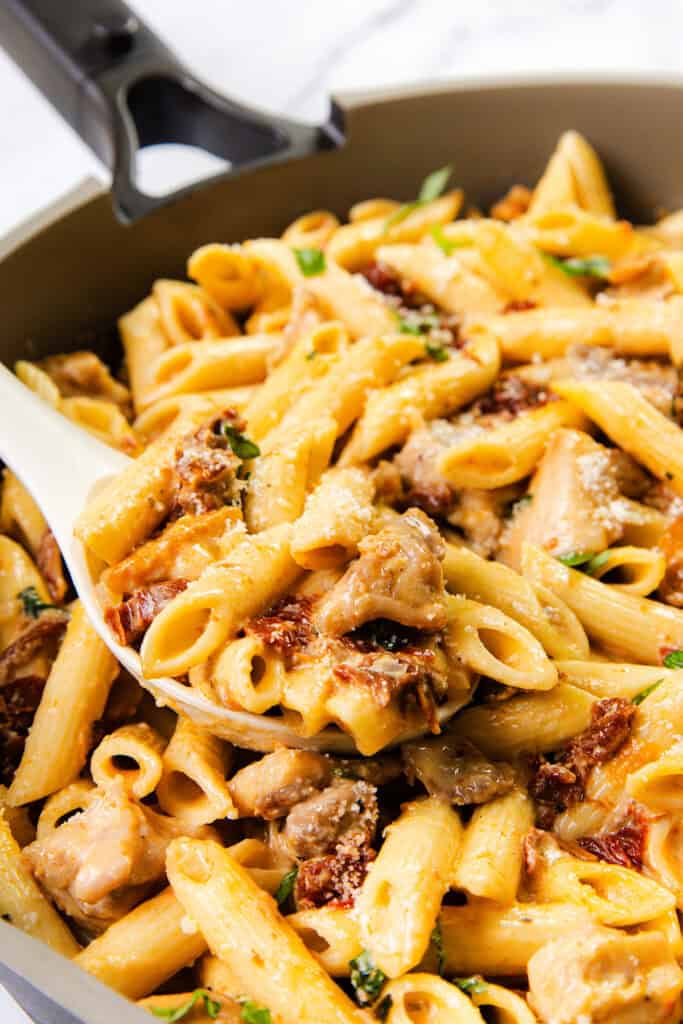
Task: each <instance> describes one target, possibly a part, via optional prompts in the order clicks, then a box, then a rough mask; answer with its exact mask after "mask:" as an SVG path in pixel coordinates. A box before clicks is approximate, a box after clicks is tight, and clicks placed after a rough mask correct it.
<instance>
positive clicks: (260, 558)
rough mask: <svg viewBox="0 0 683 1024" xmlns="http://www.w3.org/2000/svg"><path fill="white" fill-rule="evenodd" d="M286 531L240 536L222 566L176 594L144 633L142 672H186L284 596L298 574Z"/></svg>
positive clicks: (153, 674) (153, 675) (282, 528)
mask: <svg viewBox="0 0 683 1024" xmlns="http://www.w3.org/2000/svg"><path fill="white" fill-rule="evenodd" d="M291 532H292V528H291V526H290V525H289V524H287V523H285V524H283V525H282V526H275V527H273V528H272V529H270V530H264V531H263V532H262V533H259V534H254V535H252V536H249V537H247V538H245V540H244V541H242V542H241V543H240V544H238V545H237V546H236V547H235V548H233V550H232V551H231V552H230V554H229V555H228V557H227V558H226V559H225V561H224V562H223V564H222V565H219V566H215V567H213V568H211V569H207V571H206V572H205V573H204V575H203V576H200V577H199V579H198V580H195V582H194V583H191V584H190V585H189V587H187V589H186V590H184V591H183V592H182V593H181V594H179V595H178V596H177V597H175V598H174V599H173V600H172V601H171V603H170V604H168V605H167V606H166V607H165V608H164V609H163V611H162V612H161V613H160V614H159V615H157V617H156V618H155V620H154V622H153V623H152V625H151V626H150V628H149V629H148V631H147V633H146V635H145V639H144V641H143V644H142V648H141V651H140V654H141V658H142V665H143V671H144V673H145V675H146V676H148V677H149V678H157V677H158V676H164V675H181V674H182V673H183V672H187V671H188V670H189V669H191V668H192V667H193V666H194V665H198V664H200V663H201V662H203V661H206V659H207V658H208V657H209V656H210V655H211V654H213V653H214V652H215V651H216V650H217V649H218V648H219V647H220V646H221V644H223V643H225V641H226V640H228V639H230V638H232V637H234V635H235V634H236V632H237V630H238V628H239V627H240V626H241V625H242V624H243V623H244V622H246V620H247V619H249V618H251V617H252V616H254V615H256V614H258V612H260V611H263V609H264V608H268V607H269V606H270V605H271V604H273V603H274V602H275V601H276V600H277V599H278V597H281V596H283V594H286V593H287V591H288V589H289V588H290V586H291V585H292V584H293V583H294V581H295V580H296V578H297V576H298V575H299V574H300V572H301V570H300V568H299V566H298V565H297V564H296V562H295V561H294V559H293V558H292V556H291V553H290V541H291ZM247 583H248V585H247V586H245V584H247Z"/></svg>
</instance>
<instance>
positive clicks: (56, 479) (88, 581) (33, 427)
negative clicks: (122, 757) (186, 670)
mask: <svg viewBox="0 0 683 1024" xmlns="http://www.w3.org/2000/svg"><path fill="white" fill-rule="evenodd" d="M0 410H2V415H1V416H0V458H2V459H3V460H4V461H5V463H6V464H7V465H8V466H9V467H10V469H11V470H12V471H13V472H14V473H15V474H16V476H17V477H18V478H19V479H20V480H21V481H22V483H23V484H24V486H25V487H26V488H27V490H29V491H30V493H31V494H32V496H33V498H34V500H35V501H36V502H37V504H38V505H39V506H40V508H41V510H42V512H43V515H44V516H45V518H46V520H47V522H48V523H49V525H50V529H51V530H52V533H53V534H54V537H55V540H56V541H57V544H58V545H59V548H60V550H61V552H62V556H63V558H64V561H65V562H66V565H67V567H68V569H69V573H70V574H71V579H72V581H73V585H74V587H75V589H76V592H77V593H78V596H79V598H80V599H81V601H82V603H83V606H84V607H85V610H86V612H87V614H88V618H89V620H90V622H91V624H92V626H93V628H94V629H95V630H96V632H97V633H98V634H99V636H100V637H101V638H102V640H103V641H104V643H105V644H106V645H107V647H108V648H109V649H110V651H111V652H112V654H113V655H114V656H115V657H116V659H117V660H118V661H119V663H120V664H121V665H123V667H124V668H125V669H126V670H127V671H128V672H130V674H131V675H132V676H134V677H135V678H136V679H137V680H138V681H139V683H140V684H141V685H142V686H143V687H144V688H145V689H146V690H148V691H149V692H150V693H151V694H152V696H153V697H154V698H155V700H156V701H157V703H158V704H160V705H165V706H167V707H170V708H171V709H172V710H173V711H175V712H176V713H178V714H183V715H186V716H187V717H188V718H191V719H192V721H194V722H196V723H197V725H200V726H202V727H203V728H204V729H206V730H208V731H209V732H210V733H212V734H213V735H214V736H219V737H221V738H222V739H226V740H229V741H230V742H232V743H235V744H236V745H238V746H241V747H247V748H249V749H253V750H260V751H269V750H274V749H275V748H276V747H279V746H287V747H299V748H301V749H307V750H319V751H324V752H327V753H331V754H355V753H357V752H358V751H357V748H356V746H355V744H354V742H353V740H352V738H351V737H350V736H348V735H347V734H346V733H344V732H342V731H341V730H339V729H336V728H334V727H332V728H327V729H324V730H323V731H322V732H320V733H318V735H317V736H301V735H300V734H299V733H297V732H296V731H295V730H293V729H291V728H290V727H289V726H287V725H285V724H284V723H283V722H280V721H278V719H277V718H271V717H268V716H265V715H255V714H251V713H249V712H246V711H234V710H232V709H231V708H226V707H223V706H222V705H220V704H215V703H213V702H212V701H209V700H207V699H206V697H204V696H202V695H201V694H200V693H197V692H196V691H195V690H193V689H191V688H190V687H189V686H186V685H184V684H183V683H179V682H178V681H177V680H175V679H170V678H159V679H146V678H145V677H144V676H143V673H142V666H141V664H140V657H139V655H138V653H137V651H135V650H134V649H133V648H132V647H124V646H122V645H121V644H120V643H119V642H118V640H117V639H116V637H115V636H114V634H113V632H112V631H111V629H110V628H109V626H108V625H107V623H106V621H105V619H104V613H103V609H102V606H101V604H100V602H99V600H98V598H97V594H96V590H95V585H94V583H93V579H92V576H91V573H90V571H89V568H88V564H87V559H86V554H85V550H84V548H83V545H82V544H81V543H80V541H79V540H78V539H77V538H76V537H75V535H74V524H75V522H76V520H77V518H78V516H79V514H80V512H81V511H82V510H83V508H84V507H85V505H86V504H87V502H88V499H89V498H90V497H91V495H92V494H93V492H94V491H95V490H96V489H97V488H98V487H99V486H101V485H102V484H103V483H104V482H106V481H107V480H108V479H110V478H111V477H112V476H115V475H117V474H118V473H121V472H122V471H123V470H124V469H125V468H126V466H127V465H128V464H129V462H130V459H129V457H128V456H127V455H123V454H122V453H121V452H118V451H116V450H115V449H113V448H110V447H109V446H108V445H106V444H103V443H102V442H101V441H99V440H98V439H97V438H95V437H93V436H92V435H91V434H89V433H87V432H86V431H85V430H83V429H82V428H81V427H78V426H76V425H75V424H74V423H72V422H71V421H70V420H68V419H66V417H64V416H62V415H61V414H60V413H59V412H57V410H56V409H53V408H52V407H51V406H50V405H49V404H48V403H47V402H45V401H43V399H41V398H39V397H38V396H37V395H36V394H34V393H33V392H32V391H30V390H29V388H27V387H25V386H24V384H22V383H21V381H20V380H19V379H18V378H17V377H16V376H15V375H14V374H13V373H11V372H10V371H9V370H8V369H7V368H6V367H4V366H0ZM462 704H463V701H462V700H458V701H450V702H448V703H447V704H444V705H443V706H442V707H441V708H439V711H438V717H439V721H440V722H445V721H446V720H447V719H448V718H450V717H451V716H452V715H454V714H455V712H456V711H457V710H458V709H459V708H460V707H462ZM425 731H426V727H425V729H424V730H417V731H411V732H409V733H406V734H405V735H403V736H401V737H398V738H397V739H396V740H395V743H399V742H402V741H403V740H407V739H414V738H415V737H416V736H419V735H421V734H422V733H423V732H425Z"/></svg>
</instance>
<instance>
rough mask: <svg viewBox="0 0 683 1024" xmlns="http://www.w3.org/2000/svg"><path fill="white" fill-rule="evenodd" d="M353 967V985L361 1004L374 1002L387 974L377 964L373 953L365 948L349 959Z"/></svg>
mask: <svg viewBox="0 0 683 1024" xmlns="http://www.w3.org/2000/svg"><path fill="white" fill-rule="evenodd" d="M349 967H350V968H351V985H352V986H353V991H354V993H355V995H356V1002H357V1003H358V1005H359V1006H367V1005H368V1003H373V1002H374V1001H375V999H376V998H377V996H378V995H379V994H380V992H381V990H382V986H383V985H384V982H385V981H386V980H387V976H386V974H385V973H384V971H381V970H380V969H379V967H376V966H375V962H374V960H373V959H372V954H371V953H369V952H368V950H367V949H364V950H363V952H362V953H359V954H358V956H357V957H354V959H353V960H350V961H349Z"/></svg>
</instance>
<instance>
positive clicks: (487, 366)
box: [339, 333, 500, 466]
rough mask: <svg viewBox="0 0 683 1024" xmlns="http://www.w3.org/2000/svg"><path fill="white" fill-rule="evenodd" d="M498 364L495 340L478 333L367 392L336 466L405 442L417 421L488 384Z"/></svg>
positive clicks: (444, 411)
mask: <svg viewBox="0 0 683 1024" xmlns="http://www.w3.org/2000/svg"><path fill="white" fill-rule="evenodd" d="M499 366H500V354H499V349H498V343H497V341H496V340H495V339H494V338H493V337H492V336H488V335H486V334H484V333H482V334H481V335H479V336H478V337H477V339H476V340H475V341H474V342H473V343H472V344H471V345H470V346H468V347H467V348H466V349H465V350H464V351H463V352H462V353H457V352H453V353H451V354H450V356H449V358H448V360H447V361H446V362H445V363H443V364H441V365H436V366H419V367H418V368H417V369H415V370H414V371H413V372H412V373H411V374H409V375H408V376H406V377H404V378H403V379H402V380H400V381H398V382H397V383H396V384H393V385H392V386H391V387H388V388H383V389H382V390H378V391H374V392H372V393H371V394H370V395H369V397H368V401H367V403H366V406H365V410H364V412H363V415H362V416H361V418H360V420H359V421H358V423H357V424H356V427H355V429H354V432H353V434H352V435H351V438H350V439H349V442H348V444H347V445H346V447H345V448H344V450H343V452H342V454H341V457H340V460H339V464H340V465H342V466H345V465H352V464H354V463H358V462H369V461H370V460H371V459H373V458H375V456H377V455H379V454H380V453H381V452H383V451H385V450H386V449H387V448H391V447H393V446H394V445H398V444H401V443H402V442H403V441H405V440H406V438H407V437H408V434H409V433H410V430H411V429H412V427H413V426H414V424H415V422H416V420H417V419H419V418H420V417H422V418H423V419H425V420H430V419H436V418H438V417H441V416H450V415H452V413H454V412H456V411H457V410H458V409H460V408H461V407H462V406H464V405H467V403H468V402H471V401H472V399H474V398H476V397H477V396H478V395H480V394H482V393H483V392H484V391H486V389H487V388H488V387H489V386H490V385H491V383H492V381H493V379H494V377H495V376H496V374H497V372H498V369H499Z"/></svg>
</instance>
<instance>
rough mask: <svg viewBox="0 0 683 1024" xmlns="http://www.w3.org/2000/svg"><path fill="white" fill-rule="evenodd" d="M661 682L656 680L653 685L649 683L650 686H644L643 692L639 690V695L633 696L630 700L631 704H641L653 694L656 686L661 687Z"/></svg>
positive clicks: (661, 680)
mask: <svg viewBox="0 0 683 1024" xmlns="http://www.w3.org/2000/svg"><path fill="white" fill-rule="evenodd" d="M663 682H664V680H663V679H658V680H657V681H656V682H655V683H651V684H650V686H646V687H645V689H644V690H641V691H640V693H637V694H636V695H635V697H634V698H633V699H632V700H631V704H642V703H643V701H644V700H645V698H646V697H649V696H650V694H651V693H653V692H654V690H656V689H657V687H658V686H661V685H662V683H663Z"/></svg>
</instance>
